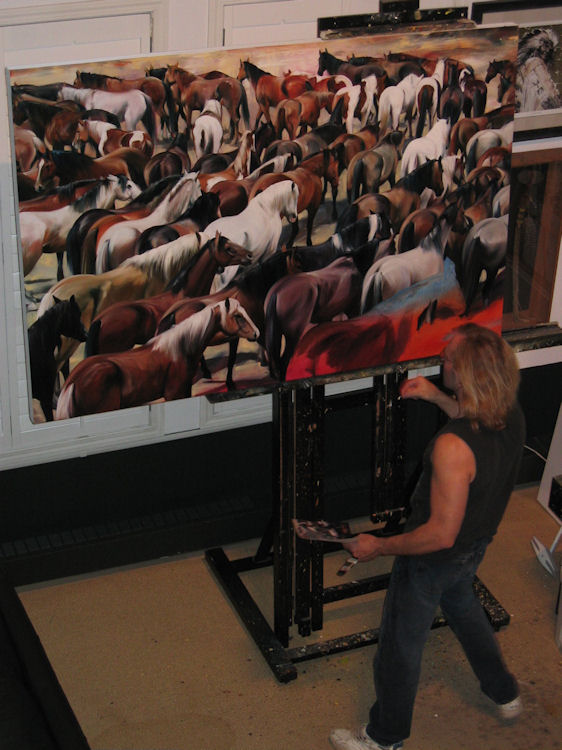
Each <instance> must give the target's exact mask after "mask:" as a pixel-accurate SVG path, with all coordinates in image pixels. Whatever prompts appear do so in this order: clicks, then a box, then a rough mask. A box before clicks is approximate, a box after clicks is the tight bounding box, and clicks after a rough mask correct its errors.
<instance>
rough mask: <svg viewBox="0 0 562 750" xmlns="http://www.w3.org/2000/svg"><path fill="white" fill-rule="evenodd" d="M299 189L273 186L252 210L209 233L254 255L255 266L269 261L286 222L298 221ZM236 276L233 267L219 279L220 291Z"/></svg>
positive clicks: (288, 185) (250, 206)
mask: <svg viewBox="0 0 562 750" xmlns="http://www.w3.org/2000/svg"><path fill="white" fill-rule="evenodd" d="M298 199H299V189H298V187H297V185H296V184H295V183H294V182H293V181H292V180H283V181H282V182H279V183H277V184H276V185H271V186H270V187H268V188H266V189H265V190H264V191H263V192H262V193H260V194H259V195H256V197H255V198H253V199H252V200H251V201H250V202H249V203H248V206H247V207H246V208H245V209H244V210H243V211H242V212H241V213H240V214H238V215H237V216H223V217H222V218H220V219H216V220H215V221H212V222H211V223H210V224H209V226H208V227H207V230H206V231H207V232H211V233H212V232H216V231H217V230H218V231H219V232H220V233H221V234H224V235H226V236H227V237H229V238H230V239H232V240H233V241H234V242H237V243H238V244H239V245H243V246H244V247H245V248H246V249H247V250H248V251H249V252H250V253H251V254H252V262H253V263H255V262H257V261H258V260H265V258H267V257H268V256H269V255H271V254H272V253H274V252H275V251H276V250H277V247H278V244H279V238H280V237H281V231H282V229H283V224H282V218H283V217H286V218H287V220H288V221H289V223H292V222H295V221H297V217H298ZM235 274H236V267H235V266H231V267H230V268H229V269H228V272H225V273H224V274H220V277H219V276H217V282H218V285H219V286H220V287H222V286H224V285H225V284H226V283H228V282H229V281H230V280H231V279H232V278H234V276H235Z"/></svg>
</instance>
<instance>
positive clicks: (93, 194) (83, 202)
mask: <svg viewBox="0 0 562 750" xmlns="http://www.w3.org/2000/svg"><path fill="white" fill-rule="evenodd" d="M117 179H118V180H119V184H120V185H121V186H122V187H123V186H124V184H125V182H126V181H127V180H128V178H127V177H126V176H125V175H119V176H118V177H117ZM110 182H111V180H110V179H109V178H108V177H106V178H104V179H102V180H100V181H99V182H98V184H97V186H96V187H93V188H92V189H91V190H88V192H87V193H84V195H81V196H80V198H77V199H76V200H75V201H74V203H73V204H72V205H73V208H74V210H75V211H77V212H78V213H80V214H81V213H84V212H85V211H88V210H89V209H90V208H96V206H97V198H98V196H99V194H100V191H101V190H102V189H103V188H106V187H107V186H108V185H109V184H110Z"/></svg>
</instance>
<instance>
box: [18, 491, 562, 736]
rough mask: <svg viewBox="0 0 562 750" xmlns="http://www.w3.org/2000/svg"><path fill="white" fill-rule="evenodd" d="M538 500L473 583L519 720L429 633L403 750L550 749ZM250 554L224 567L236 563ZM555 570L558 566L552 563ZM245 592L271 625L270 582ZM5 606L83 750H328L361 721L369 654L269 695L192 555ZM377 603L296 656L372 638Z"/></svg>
mask: <svg viewBox="0 0 562 750" xmlns="http://www.w3.org/2000/svg"><path fill="white" fill-rule="evenodd" d="M537 489H538V488H537V487H536V486H531V487H524V488H518V490H517V491H516V492H515V493H514V495H513V497H512V499H511V502H510V505H509V508H508V511H507V514H506V517H505V518H504V521H503V523H502V525H501V527H500V531H499V533H498V535H497V537H496V539H495V540H494V542H493V543H492V545H491V546H490V548H489V550H488V553H487V555H486V558H485V560H484V562H483V564H482V566H481V568H480V571H479V576H480V578H481V580H482V581H483V582H484V583H485V585H486V586H487V587H488V588H489V590H490V591H491V592H492V593H493V594H494V595H495V596H496V597H497V598H498V600H499V601H500V603H501V604H502V605H503V606H504V607H505V609H506V610H507V611H508V612H509V614H510V615H511V622H510V624H509V625H508V626H507V627H505V628H503V629H501V630H500V632H499V633H498V638H499V641H500V643H501V646H502V649H503V652H504V655H505V658H506V661H507V662H508V664H509V666H510V668H511V670H512V671H513V672H514V673H515V674H516V676H517V677H518V679H519V681H520V686H521V692H522V697H523V700H524V703H525V713H524V715H523V717H522V718H521V719H520V720H519V722H517V723H516V724H515V725H511V726H509V725H505V724H502V723H501V722H500V721H499V720H498V718H497V717H496V714H495V712H494V707H493V705H492V704H491V703H490V701H488V699H487V698H485V697H484V696H483V695H482V693H481V692H480V690H479V687H478V685H477V683H476V680H475V678H474V676H473V675H472V673H471V671H470V669H469V667H468V665H467V663H466V661H465V659H464V656H463V654H462V652H461V650H460V647H459V646H458V644H457V642H456V640H455V638H454V636H453V634H452V633H451V631H450V630H449V629H448V628H446V627H445V628H439V629H437V630H434V631H432V632H431V634H430V636H429V640H428V643H427V646H426V650H425V655H424V662H423V672H422V677H421V683H420V688H419V693H418V699H417V703H416V711H415V715H414V723H413V728H412V736H411V738H410V740H409V741H408V742H407V743H406V745H405V748H411V750H451V749H453V748H454V750H504V749H505V750H507V749H508V748H509V749H510V750H512V749H513V750H518V749H521V750H523V748H524V749H525V750H555V749H557V748H562V691H561V685H562V679H561V677H562V669H561V668H562V653H561V652H560V651H559V649H558V648H557V646H556V643H555V622H556V616H555V612H554V610H555V604H556V595H557V591H558V581H557V580H556V579H555V578H554V577H552V576H550V575H549V574H548V573H547V572H546V570H545V569H544V568H543V567H542V566H541V565H540V564H539V563H538V561H537V559H536V557H535V554H534V552H533V550H532V548H531V544H530V540H531V538H532V537H533V536H535V535H536V536H537V537H538V538H539V539H540V540H541V541H543V542H544V543H545V544H546V546H550V544H551V543H552V542H553V540H554V538H555V536H556V533H557V531H558V525H557V523H556V522H555V520H554V519H553V518H552V517H551V516H550V515H549V514H548V513H547V512H546V511H545V510H544V509H543V508H542V507H541V506H540V505H539V504H538V503H537V501H536V495H537ZM360 525H361V522H353V523H352V528H357V527H358V526H360ZM256 545H257V540H253V541H250V542H245V543H242V544H237V545H232V546H231V547H228V548H226V551H227V553H228V555H229V556H230V557H232V558H235V557H242V556H245V555H248V554H253V553H254V552H255V551H256ZM555 556H556V559H557V561H559V560H560V548H559V550H558V551H557V553H556V555H555ZM342 560H343V553H342V552H336V553H333V554H331V555H329V556H327V558H326V580H327V583H330V582H331V579H332V578H333V577H334V575H335V570H336V569H337V567H338V566H339V564H341V562H342ZM390 562H391V561H390V560H387V559H381V560H377V561H374V562H372V563H368V564H366V565H364V566H362V567H361V568H357V567H356V568H355V570H354V572H353V573H352V575H353V576H354V577H355V578H358V577H359V576H360V575H361V576H362V575H373V574H375V573H378V572H383V571H384V570H387V569H388V567H389V565H390ZM338 580H340V579H338ZM245 583H246V585H247V586H248V588H249V589H250V591H251V592H252V594H253V595H254V597H255V599H256V600H257V601H258V602H259V603H260V606H261V607H262V609H263V611H264V613H265V614H266V615H267V616H268V617H270V615H271V601H270V600H271V596H270V594H271V569H263V570H261V571H259V572H252V573H248V574H245ZM18 593H19V594H20V597H21V599H22V601H23V604H24V606H25V608H26V610H27V613H28V615H29V617H30V618H31V621H32V623H33V625H34V627H35V629H36V631H37V632H38V634H39V636H40V638H41V641H42V643H43V646H44V648H45V650H46V652H47V655H48V657H49V659H50V660H51V663H52V665H53V667H54V669H55V671H56V673H57V676H58V678H59V680H60V682H61V684H62V687H63V689H64V691H65V692H66V694H67V696H68V698H69V701H70V703H71V705H72V708H73V709H74V712H75V713H76V715H77V718H78V720H79V722H80V724H81V726H82V729H83V731H84V733H85V735H86V737H87V739H88V741H89V743H90V745H91V747H92V750H285V749H286V748H291V750H328V748H329V743H328V734H329V732H330V729H331V728H333V727H336V726H343V727H352V726H355V725H356V724H358V723H361V722H362V721H364V720H365V717H366V714H367V711H368V708H369V706H370V703H371V701H372V698H373V692H372V683H371V661H372V658H373V654H374V651H375V649H376V646H367V647H364V648H361V649H358V650H355V651H349V652H345V653H342V654H339V655H335V656H328V657H323V658H321V659H317V660H314V661H309V662H304V663H302V664H300V665H299V671H298V677H297V679H296V680H294V681H292V682H289V683H287V684H280V683H278V682H277V681H276V680H275V678H274V677H273V674H272V673H271V671H270V670H269V668H268V666H267V665H266V663H265V661H264V660H263V658H262V656H261V654H260V652H259V651H258V649H257V647H256V646H255V644H254V643H253V641H252V640H251V639H250V637H249V636H248V634H247V632H246V630H245V628H244V626H243V625H242V623H241V621H240V619H239V617H238V615H237V614H236V612H235V611H234V609H233V608H232V606H231V605H230V603H229V601H228V599H227V598H226V596H225V594H224V593H223V591H222V590H221V588H220V587H219V586H218V585H217V583H216V581H215V579H214V577H213V574H212V572H211V571H210V569H209V567H208V565H207V563H206V561H205V558H204V554H203V551H201V552H198V553H192V554H189V555H186V556H181V557H174V558H168V559H164V560H158V561H153V562H151V563H148V564H146V565H143V566H135V567H130V568H120V569H118V570H111V571H104V572H100V573H99V574H94V575H89V576H86V577H80V578H79V579H78V578H77V579H64V580H58V581H52V582H49V583H46V584H41V585H38V586H27V587H22V588H20V589H19V590H18ZM382 597H383V594H380V593H379V594H372V595H369V596H364V597H360V598H355V599H351V600H348V601H344V602H340V603H337V604H333V605H330V606H329V607H327V608H326V610H325V618H326V621H325V626H324V628H323V630H322V631H321V632H320V633H316V634H314V635H313V636H311V637H310V638H309V639H307V642H311V641H316V640H319V639H325V638H332V637H337V636H341V635H345V634H349V633H354V632H358V631H360V630H365V629H367V628H373V627H377V626H378V618H379V614H380V607H381V602H382ZM301 640H302V639H300V637H299V636H296V637H294V638H293V640H292V642H291V646H296V645H298V644H299V642H300V641H301Z"/></svg>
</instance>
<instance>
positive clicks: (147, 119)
mask: <svg viewBox="0 0 562 750" xmlns="http://www.w3.org/2000/svg"><path fill="white" fill-rule="evenodd" d="M141 94H142V95H143V96H144V99H145V102H146V107H145V110H144V113H143V116H142V117H141V122H142V124H143V125H144V127H145V128H146V132H147V133H148V135H149V136H150V137H151V138H152V140H153V141H154V134H155V131H156V123H155V118H154V107H153V106H152V99H151V98H150V97H149V96H147V95H146V94H145V93H144V92H142V91H141Z"/></svg>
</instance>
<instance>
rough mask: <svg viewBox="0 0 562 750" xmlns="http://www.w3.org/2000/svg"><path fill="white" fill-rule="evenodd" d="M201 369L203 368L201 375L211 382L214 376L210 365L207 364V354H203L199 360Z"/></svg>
mask: <svg viewBox="0 0 562 750" xmlns="http://www.w3.org/2000/svg"><path fill="white" fill-rule="evenodd" d="M199 367H200V368H201V374H202V376H203V377H204V378H205V379H206V380H211V379H212V377H213V376H212V375H211V371H210V370H209V365H208V364H207V360H206V359H205V354H202V355H201V357H200V359H199Z"/></svg>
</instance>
